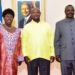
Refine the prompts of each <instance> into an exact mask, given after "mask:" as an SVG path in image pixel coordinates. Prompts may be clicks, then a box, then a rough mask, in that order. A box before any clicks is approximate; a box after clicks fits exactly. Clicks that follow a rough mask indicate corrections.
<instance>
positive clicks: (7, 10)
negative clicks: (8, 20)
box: [2, 8, 15, 18]
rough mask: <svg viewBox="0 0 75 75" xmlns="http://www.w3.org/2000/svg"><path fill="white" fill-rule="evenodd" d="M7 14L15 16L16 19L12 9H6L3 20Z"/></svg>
mask: <svg viewBox="0 0 75 75" xmlns="http://www.w3.org/2000/svg"><path fill="white" fill-rule="evenodd" d="M6 14H11V15H12V16H13V18H14V16H15V14H14V11H13V10H12V9H10V8H8V9H5V10H4V11H3V13H2V16H3V18H4V17H5V15H6Z"/></svg>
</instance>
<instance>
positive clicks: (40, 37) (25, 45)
mask: <svg viewBox="0 0 75 75" xmlns="http://www.w3.org/2000/svg"><path fill="white" fill-rule="evenodd" d="M53 39H54V36H53V31H52V29H51V27H50V25H49V24H48V23H46V22H39V23H36V22H34V21H32V22H31V23H29V24H27V25H26V26H25V27H24V28H23V30H22V51H23V55H24V56H28V57H29V58H30V59H31V60H33V59H36V58H44V59H47V60H50V56H54V47H53Z"/></svg>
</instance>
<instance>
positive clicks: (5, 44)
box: [0, 8, 22, 75]
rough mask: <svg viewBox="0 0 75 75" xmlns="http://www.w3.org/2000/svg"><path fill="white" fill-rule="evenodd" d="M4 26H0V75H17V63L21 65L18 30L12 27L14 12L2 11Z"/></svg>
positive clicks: (10, 10) (9, 10)
mask: <svg viewBox="0 0 75 75" xmlns="http://www.w3.org/2000/svg"><path fill="white" fill-rule="evenodd" d="M2 16H3V18H4V24H3V25H0V53H1V54H0V60H1V61H0V75H17V68H18V62H19V64H21V61H22V60H21V56H22V54H21V38H20V30H19V29H18V28H15V27H14V26H12V22H13V19H14V12H13V10H12V9H10V8H8V9H6V10H4V11H3V14H2Z"/></svg>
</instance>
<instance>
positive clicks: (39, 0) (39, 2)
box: [12, 0, 45, 27]
mask: <svg viewBox="0 0 75 75" xmlns="http://www.w3.org/2000/svg"><path fill="white" fill-rule="evenodd" d="M23 2H27V3H30V5H31V3H32V4H33V5H32V6H34V7H38V8H40V11H41V20H45V0H12V9H13V10H14V12H15V18H14V21H13V23H14V25H16V27H18V25H19V21H20V19H21V18H22V17H23V16H22V15H21V12H20V9H21V8H20V7H21V4H22V3H23Z"/></svg>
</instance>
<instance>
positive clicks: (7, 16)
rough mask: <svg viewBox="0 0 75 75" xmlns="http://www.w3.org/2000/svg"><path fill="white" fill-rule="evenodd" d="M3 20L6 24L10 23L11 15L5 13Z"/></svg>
mask: <svg viewBox="0 0 75 75" xmlns="http://www.w3.org/2000/svg"><path fill="white" fill-rule="evenodd" d="M4 21H5V24H6V25H11V23H12V21H13V16H12V15H11V14H6V15H5V17H4Z"/></svg>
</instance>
